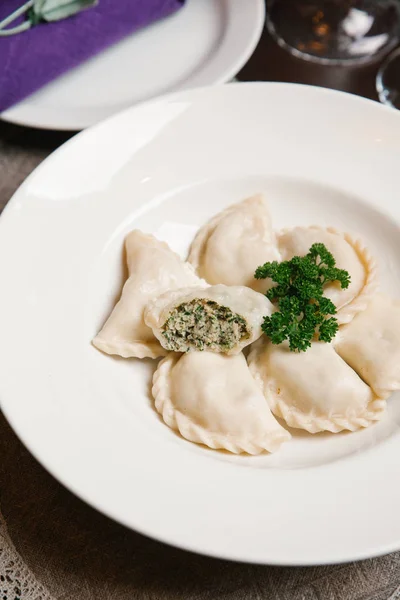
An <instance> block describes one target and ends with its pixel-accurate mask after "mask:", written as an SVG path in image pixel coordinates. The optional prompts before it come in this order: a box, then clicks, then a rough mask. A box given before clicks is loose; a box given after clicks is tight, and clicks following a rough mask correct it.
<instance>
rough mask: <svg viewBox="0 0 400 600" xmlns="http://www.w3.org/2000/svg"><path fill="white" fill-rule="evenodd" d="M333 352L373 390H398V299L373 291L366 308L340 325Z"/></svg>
mask: <svg viewBox="0 0 400 600" xmlns="http://www.w3.org/2000/svg"><path fill="white" fill-rule="evenodd" d="M334 345H335V349H336V352H337V353H338V354H340V356H341V357H342V358H343V359H344V360H345V361H346V362H347V363H348V364H349V365H350V366H351V367H353V369H354V370H355V371H357V373H358V374H359V375H360V377H362V379H363V380H364V381H365V382H366V383H368V385H370V386H371V387H372V388H373V389H374V390H375V392H376V393H377V394H378V395H380V396H384V397H387V396H388V395H389V394H390V393H391V392H393V391H394V390H399V389H400V300H394V299H393V298H390V297H389V296H385V295H383V294H377V295H376V296H374V297H373V298H372V300H371V301H370V303H369V305H368V306H367V308H366V310H365V311H363V312H362V313H360V314H358V315H356V316H355V317H354V319H353V320H352V322H351V323H349V324H348V325H345V326H344V327H341V328H340V330H339V333H338V334H337V336H336V338H335V340H334Z"/></svg>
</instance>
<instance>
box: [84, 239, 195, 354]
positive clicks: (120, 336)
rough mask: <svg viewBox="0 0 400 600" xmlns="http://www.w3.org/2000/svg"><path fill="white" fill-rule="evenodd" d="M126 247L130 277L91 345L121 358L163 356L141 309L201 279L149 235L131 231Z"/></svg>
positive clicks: (175, 255)
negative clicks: (166, 292) (155, 299)
mask: <svg viewBox="0 0 400 600" xmlns="http://www.w3.org/2000/svg"><path fill="white" fill-rule="evenodd" d="M125 248H126V257H127V263H128V271H129V278H128V280H127V281H126V283H125V285H124V288H123V290H122V294H121V298H120V300H119V302H118V303H117V304H116V306H115V307H114V309H113V311H112V313H111V315H110V316H109V317H108V319H107V321H106V323H105V324H104V326H103V328H102V329H101V331H100V332H99V333H98V334H97V336H96V337H95V338H94V340H93V344H94V346H96V348H98V349H99V350H102V351H103V352H106V353H107V354H118V355H119V356H123V357H124V358H128V357H132V356H136V357H138V358H144V357H150V358H156V357H157V356H165V354H166V351H165V350H164V348H162V346H161V345H160V344H159V342H158V341H157V339H156V338H155V337H154V335H153V332H152V330H151V329H150V328H149V327H148V326H147V325H146V324H145V322H144V319H143V311H144V308H145V306H146V305H147V303H148V302H149V300H150V299H152V298H154V296H157V295H158V294H161V293H162V292H165V290H170V289H176V288H178V287H183V286H190V285H197V286H198V285H199V284H201V280H199V278H198V277H197V276H196V275H195V273H194V270H193V267H192V266H191V265H189V264H187V263H184V262H183V261H182V260H181V259H180V258H179V256H178V255H177V254H175V253H174V252H172V250H171V249H170V248H169V247H168V245H167V244H165V243H164V242H160V241H159V240H157V239H156V238H155V237H154V236H152V235H149V234H145V233H142V232H141V231H138V230H134V231H131V233H130V234H129V235H128V236H127V238H126V240H125Z"/></svg>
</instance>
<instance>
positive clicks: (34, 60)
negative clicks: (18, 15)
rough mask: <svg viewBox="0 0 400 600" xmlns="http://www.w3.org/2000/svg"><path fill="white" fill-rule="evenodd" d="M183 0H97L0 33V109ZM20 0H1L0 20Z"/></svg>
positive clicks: (166, 13) (164, 15)
mask: <svg viewBox="0 0 400 600" xmlns="http://www.w3.org/2000/svg"><path fill="white" fill-rule="evenodd" d="M184 1H185V0H100V2H99V4H98V6H96V7H94V8H90V9H88V10H85V11H83V12H81V13H79V14H77V15H75V16H73V17H69V18H67V19H64V20H62V21H57V22H53V23H42V24H40V25H37V26H35V27H33V28H32V29H29V30H28V31H24V32H22V33H18V34H16V35H13V36H9V37H0V112H2V111H3V110H5V109H6V108H9V107H10V106H12V105H13V104H15V103H16V102H19V101H20V100H22V99H23V98H25V97H26V96H29V94H32V92H35V91H36V90H38V89H39V88H41V87H42V86H43V85H45V84H46V83H49V82H50V81H52V80H53V79H55V78H56V77H58V75H61V74H62V73H65V72H66V71H68V70H69V69H71V68H73V67H76V66H77V65H79V64H80V63H81V62H83V61H84V60H86V59H87V58H89V57H91V56H93V55H94V54H97V53H98V52H101V51H102V50H104V49H105V48H106V47H107V46H110V45H111V44H114V43H115V42H118V41H119V40H121V39H122V38H123V37H125V36H127V35H129V34H131V33H133V32H134V31H136V30H137V29H139V28H141V27H144V26H146V25H149V24H150V23H152V22H154V21H157V20H158V19H162V18H163V17H166V16H167V15H169V14H171V13H173V12H174V11H176V10H178V9H179V8H180V7H181V6H182V4H183V2H184ZM22 4H23V0H0V20H1V19H3V18H4V17H6V16H7V15H9V14H10V13H12V12H13V11H14V10H15V9H16V8H18V7H19V6H21V5H22Z"/></svg>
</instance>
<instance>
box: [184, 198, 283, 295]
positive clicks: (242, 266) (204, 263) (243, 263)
mask: <svg viewBox="0 0 400 600" xmlns="http://www.w3.org/2000/svg"><path fill="white" fill-rule="evenodd" d="M272 260H279V254H278V251H277V249H276V245H275V235H274V232H273V230H272V224H271V216H270V213H269V210H268V205H267V202H266V200H265V198H264V197H263V196H262V195H260V194H259V195H257V196H253V197H251V198H248V199H247V200H243V201H242V202H239V203H238V204H234V205H232V206H229V207H228V208H227V209H225V210H224V211H222V212H221V213H219V214H217V215H216V216H215V217H213V218H212V219H211V220H210V221H209V222H208V223H206V224H205V225H204V226H203V227H202V228H201V229H200V231H199V232H198V233H197V235H196V237H195V239H194V241H193V243H192V246H191V248H190V253H189V258H188V261H189V262H190V263H191V264H192V265H193V266H194V268H195V269H196V272H197V273H198V275H199V276H200V277H202V278H204V279H205V280H206V281H208V283H211V284H217V283H223V284H225V285H245V286H248V287H251V288H253V289H255V290H258V291H264V289H265V282H263V281H257V280H256V279H254V272H255V270H256V268H257V267H258V266H259V265H263V264H264V263H265V262H267V261H272Z"/></svg>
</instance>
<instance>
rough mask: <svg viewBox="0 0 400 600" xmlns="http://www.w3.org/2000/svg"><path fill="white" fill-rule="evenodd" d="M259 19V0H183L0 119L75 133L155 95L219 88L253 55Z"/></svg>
mask: <svg viewBox="0 0 400 600" xmlns="http://www.w3.org/2000/svg"><path fill="white" fill-rule="evenodd" d="M264 18H265V7H264V0H188V1H187V2H186V4H185V6H184V7H183V8H182V9H181V10H180V11H178V12H177V13H176V14H174V15H172V16H171V17H169V18H167V19H165V20H163V21H161V22H158V23H155V24H153V25H151V26H150V27H147V28H146V29H144V30H142V31H139V32H137V33H135V34H133V35H131V36H130V37H128V38H126V39H124V40H122V41H121V42H120V43H118V44H116V45H115V46H113V47H111V48H108V49H107V50H105V51H104V52H102V53H101V54H99V55H98V56H95V57H94V58H92V59H90V60H88V61H87V62H85V63H84V64H82V65H81V66H79V67H78V68H76V69H73V70H72V71H70V72H69V73H67V74H66V75H63V76H62V77H59V78H58V79H57V80H56V81H54V82H52V83H50V84H49V85H47V86H46V87H44V88H43V89H41V90H40V91H38V92H36V93H35V94H33V95H32V96H30V97H29V98H27V99H26V100H24V101H22V102H20V103H19V104H17V105H16V106H14V107H12V108H10V109H8V110H6V111H5V112H3V113H2V114H1V115H0V116H1V118H2V119H4V120H5V121H10V122H11V123H16V124H18V125H26V126H32V127H42V128H45V129H65V130H78V129H84V128H85V127H89V126H90V125H93V124H95V123H98V122H99V121H101V120H103V119H105V118H107V117H109V116H111V115H113V114H115V113H116V112H118V111H120V110H122V109H124V108H128V107H129V106H132V105H133V104H136V103H138V102H142V101H143V100H148V99H150V98H154V97H155V96H159V95H160V94H164V93H167V92H173V91H177V90H182V89H188V88H194V87H199V86H203V85H209V84H214V83H224V82H226V81H229V80H230V79H232V77H234V76H235V75H236V73H237V72H238V71H239V70H240V69H241V67H242V66H243V65H244V64H245V63H246V61H247V60H248V59H249V57H250V56H251V54H252V53H253V50H254V48H255V47H256V45H257V42H258V40H259V38H260V35H261V32H262V28H263V24H264Z"/></svg>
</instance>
